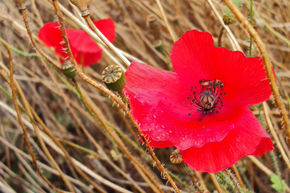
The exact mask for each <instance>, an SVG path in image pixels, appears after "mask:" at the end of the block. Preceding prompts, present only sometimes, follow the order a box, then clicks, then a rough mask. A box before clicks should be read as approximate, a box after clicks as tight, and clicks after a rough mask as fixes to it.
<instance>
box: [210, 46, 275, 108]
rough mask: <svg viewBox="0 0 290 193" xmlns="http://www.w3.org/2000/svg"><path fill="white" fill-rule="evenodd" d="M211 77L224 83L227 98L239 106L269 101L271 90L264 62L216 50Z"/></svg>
mask: <svg viewBox="0 0 290 193" xmlns="http://www.w3.org/2000/svg"><path fill="white" fill-rule="evenodd" d="M213 58H214V61H215V62H214V63H213V67H212V68H211V69H212V70H211V71H210V72H211V76H212V77H215V78H217V79H219V80H221V81H222V82H223V83H224V86H225V91H226V92H227V95H226V98H227V99H229V100H231V101H233V102H234V103H236V104H239V105H253V104H257V103H261V102H263V101H265V100H268V99H269V97H270V96H271V88H270V85H269V81H268V79H267V74H266V71H265V68H264V64H263V61H262V60H261V58H259V57H254V58H246V57H245V55H244V54H243V53H241V52H238V51H236V52H233V51H230V50H227V49H225V48H215V49H214V57H213Z"/></svg>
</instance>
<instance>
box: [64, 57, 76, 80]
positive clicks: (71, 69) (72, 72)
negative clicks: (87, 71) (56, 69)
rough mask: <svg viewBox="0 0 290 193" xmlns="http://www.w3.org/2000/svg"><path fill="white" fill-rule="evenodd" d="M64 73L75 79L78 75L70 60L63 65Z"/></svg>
mask: <svg viewBox="0 0 290 193" xmlns="http://www.w3.org/2000/svg"><path fill="white" fill-rule="evenodd" d="M61 70H62V73H63V74H64V75H65V76H66V77H68V78H71V79H73V78H74V77H75V76H76V69H75V68H74V66H73V64H72V63H71V62H70V61H66V62H64V63H63V65H62V66H61Z"/></svg>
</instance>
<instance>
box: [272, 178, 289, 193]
mask: <svg viewBox="0 0 290 193" xmlns="http://www.w3.org/2000/svg"><path fill="white" fill-rule="evenodd" d="M270 181H271V182H272V188H273V189H274V190H276V192H281V193H284V192H285V189H286V188H285V182H284V180H282V179H281V177H280V176H277V175H276V174H272V175H271V177H270Z"/></svg>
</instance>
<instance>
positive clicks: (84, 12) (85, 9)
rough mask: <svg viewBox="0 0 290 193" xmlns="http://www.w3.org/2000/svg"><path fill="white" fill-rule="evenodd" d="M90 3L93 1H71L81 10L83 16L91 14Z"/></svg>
mask: <svg viewBox="0 0 290 193" xmlns="http://www.w3.org/2000/svg"><path fill="white" fill-rule="evenodd" d="M90 1H91V0H70V2H71V3H72V4H74V5H75V6H77V7H78V8H79V9H80V10H81V12H82V16H85V15H88V14H89V11H88V4H89V3H90Z"/></svg>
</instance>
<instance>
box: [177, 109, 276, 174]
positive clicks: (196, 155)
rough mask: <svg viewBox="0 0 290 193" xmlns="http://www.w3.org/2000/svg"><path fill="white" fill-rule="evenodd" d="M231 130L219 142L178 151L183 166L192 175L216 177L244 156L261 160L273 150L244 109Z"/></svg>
mask: <svg viewBox="0 0 290 193" xmlns="http://www.w3.org/2000/svg"><path fill="white" fill-rule="evenodd" d="M234 126H235V129H233V130H232V131H231V132H230V133H229V134H228V136H227V137H226V138H225V139H224V140H222V141H221V142H215V143H208V144H206V145H205V146H203V147H202V148H194V147H193V148H190V149H188V150H185V151H181V152H180V153H181V155H182V158H183V160H184V162H185V163H187V164H188V165H189V166H190V167H192V168H193V169H194V170H196V171H200V172H209V173H217V172H219V171H222V170H224V169H225V168H228V167H231V166H232V165H233V164H234V163H236V162H237V161H238V160H239V159H241V158H242V157H244V156H247V155H254V156H261V155H262V154H264V153H266V152H269V151H272V150H273V143H272V141H271V139H270V138H269V136H268V135H267V134H266V132H265V130H264V129H263V128H262V126H261V124H260V123H259V121H258V120H257V119H256V117H255V116H254V115H253V114H252V113H251V111H250V110H248V109H245V110H244V111H243V113H242V114H241V116H240V117H239V119H238V120H237V121H236V123H235V125H234Z"/></svg>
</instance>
